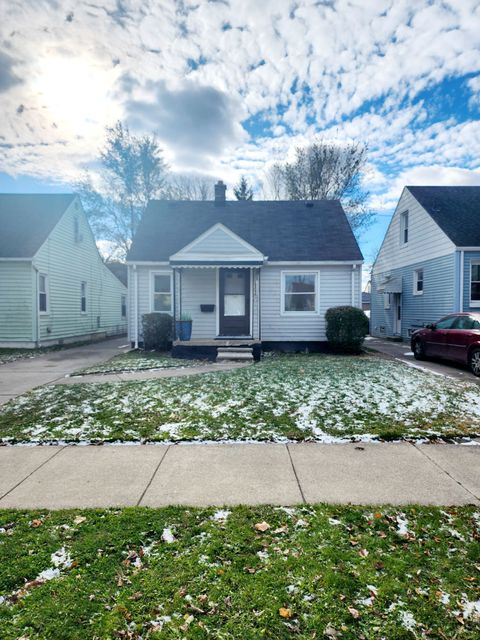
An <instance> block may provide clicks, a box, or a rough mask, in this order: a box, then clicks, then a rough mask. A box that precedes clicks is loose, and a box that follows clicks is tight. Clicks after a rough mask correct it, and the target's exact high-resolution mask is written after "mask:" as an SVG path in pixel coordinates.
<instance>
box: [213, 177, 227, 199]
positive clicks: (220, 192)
mask: <svg viewBox="0 0 480 640" xmlns="http://www.w3.org/2000/svg"><path fill="white" fill-rule="evenodd" d="M226 190H227V185H226V184H224V183H223V181H222V180H219V181H218V182H217V184H216V185H215V204H220V205H221V204H223V203H224V202H225V192H226Z"/></svg>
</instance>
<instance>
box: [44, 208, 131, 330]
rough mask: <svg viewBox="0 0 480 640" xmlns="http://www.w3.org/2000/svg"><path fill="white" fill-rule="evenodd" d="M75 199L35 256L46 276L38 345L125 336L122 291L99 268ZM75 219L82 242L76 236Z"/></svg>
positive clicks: (125, 290) (97, 257)
mask: <svg viewBox="0 0 480 640" xmlns="http://www.w3.org/2000/svg"><path fill="white" fill-rule="evenodd" d="M76 203H78V200H75V201H74V202H73V203H72V205H71V206H70V207H69V208H68V209H67V211H66V212H65V214H64V215H63V217H62V218H61V220H60V221H59V223H58V224H57V225H56V227H55V229H54V230H53V231H52V233H51V234H50V236H49V237H48V238H47V240H46V242H45V243H44V244H43V245H42V247H41V248H40V249H39V251H38V252H37V254H36V256H35V257H34V260H33V264H34V266H35V268H36V269H38V271H39V272H40V273H45V274H47V275H48V290H49V295H48V306H49V309H48V313H47V314H41V315H40V341H42V342H45V341H50V340H60V339H71V338H74V337H81V336H88V335H90V334H95V333H99V334H107V335H115V334H121V333H125V332H126V328H127V320H126V318H122V317H121V296H122V295H125V294H126V293H127V289H126V287H125V286H124V285H123V284H122V283H121V282H120V281H119V280H118V278H116V277H115V276H114V275H113V273H112V272H111V271H110V270H109V269H108V268H107V267H106V266H105V265H104V264H103V262H102V259H101V257H100V255H99V253H98V250H97V247H96V245H95V241H94V238H93V236H92V233H91V230H90V228H89V226H88V222H87V220H86V217H85V215H84V213H83V210H82V209H81V206H79V207H78V208H76V207H75V205H76ZM75 218H77V220H78V225H79V234H80V236H81V238H82V239H81V241H80V242H76V241H75V238H74V220H75ZM81 282H86V283H87V289H86V299H87V309H86V313H82V312H81V306H80V298H81V296H80V291H81Z"/></svg>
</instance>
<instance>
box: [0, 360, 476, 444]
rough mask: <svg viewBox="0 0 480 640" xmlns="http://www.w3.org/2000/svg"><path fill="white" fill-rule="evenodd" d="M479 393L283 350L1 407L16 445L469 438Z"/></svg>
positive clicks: (393, 365) (411, 374) (372, 365)
mask: <svg viewBox="0 0 480 640" xmlns="http://www.w3.org/2000/svg"><path fill="white" fill-rule="evenodd" d="M479 433H480V389H479V387H478V386H477V385H476V384H465V383H460V382H456V381H454V380H450V379H447V378H441V377H439V376H435V375H433V374H430V373H426V372H424V371H420V370H418V369H413V368H410V367H407V366H406V365H403V364H402V363H399V362H394V361H390V360H385V359H381V358H376V357H372V356H364V357H336V356H283V357H276V358H271V359H266V360H265V361H263V362H261V363H259V364H255V365H251V366H250V367H246V368H242V369H237V370H234V371H228V372H215V373H207V374H198V375H192V376H188V377H181V378H165V379H161V380H143V381H141V382H128V383H127V382H117V383H106V384H98V383H97V384H94V383H90V384H86V383H81V384H75V385H63V386H62V385H60V386H50V387H43V388H39V389H36V390H34V391H33V392H31V393H29V394H26V395H24V396H22V397H20V398H16V399H15V400H12V401H11V402H9V403H7V404H6V405H4V406H3V407H2V408H1V409H0V438H1V439H3V441H5V442H14V441H30V442H31V441H39V442H45V441H47V442H48V441H55V440H68V441H79V440H98V441H116V440H129V441H138V440H143V441H170V440H173V441H175V440H231V439H240V440H246V439H255V440H282V439H283V440H285V439H295V440H305V439H312V440H320V441H328V440H330V439H332V438H333V439H335V438H350V437H356V438H359V437H363V438H367V439H368V438H385V439H392V438H402V437H415V438H418V437H430V438H433V437H436V436H443V437H453V436H468V435H469V436H473V435H476V434H479Z"/></svg>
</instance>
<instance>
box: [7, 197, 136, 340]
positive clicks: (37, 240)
mask: <svg viewBox="0 0 480 640" xmlns="http://www.w3.org/2000/svg"><path fill="white" fill-rule="evenodd" d="M126 300H127V288H126V287H125V286H124V285H123V284H122V283H121V282H120V280H118V278H116V277H115V276H114V275H113V273H112V272H111V271H110V270H109V269H108V268H107V267H106V266H105V265H104V263H103V261H102V259H101V257H100V254H99V253H98V250H97V247H96V244H95V239H94V237H93V235H92V232H91V229H90V226H89V224H88V222H87V219H86V216H85V213H84V211H83V209H82V205H81V202H80V199H79V198H78V197H77V196H75V195H60V194H58V195H57V194H55V195H45V194H42V195H33V194H32V195H30V194H29V195H23V194H22V195H6V194H0V346H3V347H27V348H28V347H34V346H38V345H49V344H58V343H64V342H65V343H66V342H73V341H77V340H86V339H90V338H100V337H103V336H110V335H116V334H122V333H126V329H127V317H126V314H127V308H126V307H127V304H126Z"/></svg>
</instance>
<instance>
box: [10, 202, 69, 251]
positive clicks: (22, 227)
mask: <svg viewBox="0 0 480 640" xmlns="http://www.w3.org/2000/svg"><path fill="white" fill-rule="evenodd" d="M74 198H75V195H73V194H44V193H42V194H33V193H32V194H0V258H33V256H34V255H35V254H36V252H37V251H38V250H39V249H40V247H41V246H42V244H43V243H44V242H45V240H46V239H47V238H48V236H49V235H50V233H51V231H52V229H53V228H54V227H55V225H56V224H57V222H58V221H59V220H60V218H61V217H62V215H63V213H64V212H65V209H66V208H67V207H68V206H69V204H70V203H71V202H72V200H73V199H74Z"/></svg>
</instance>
